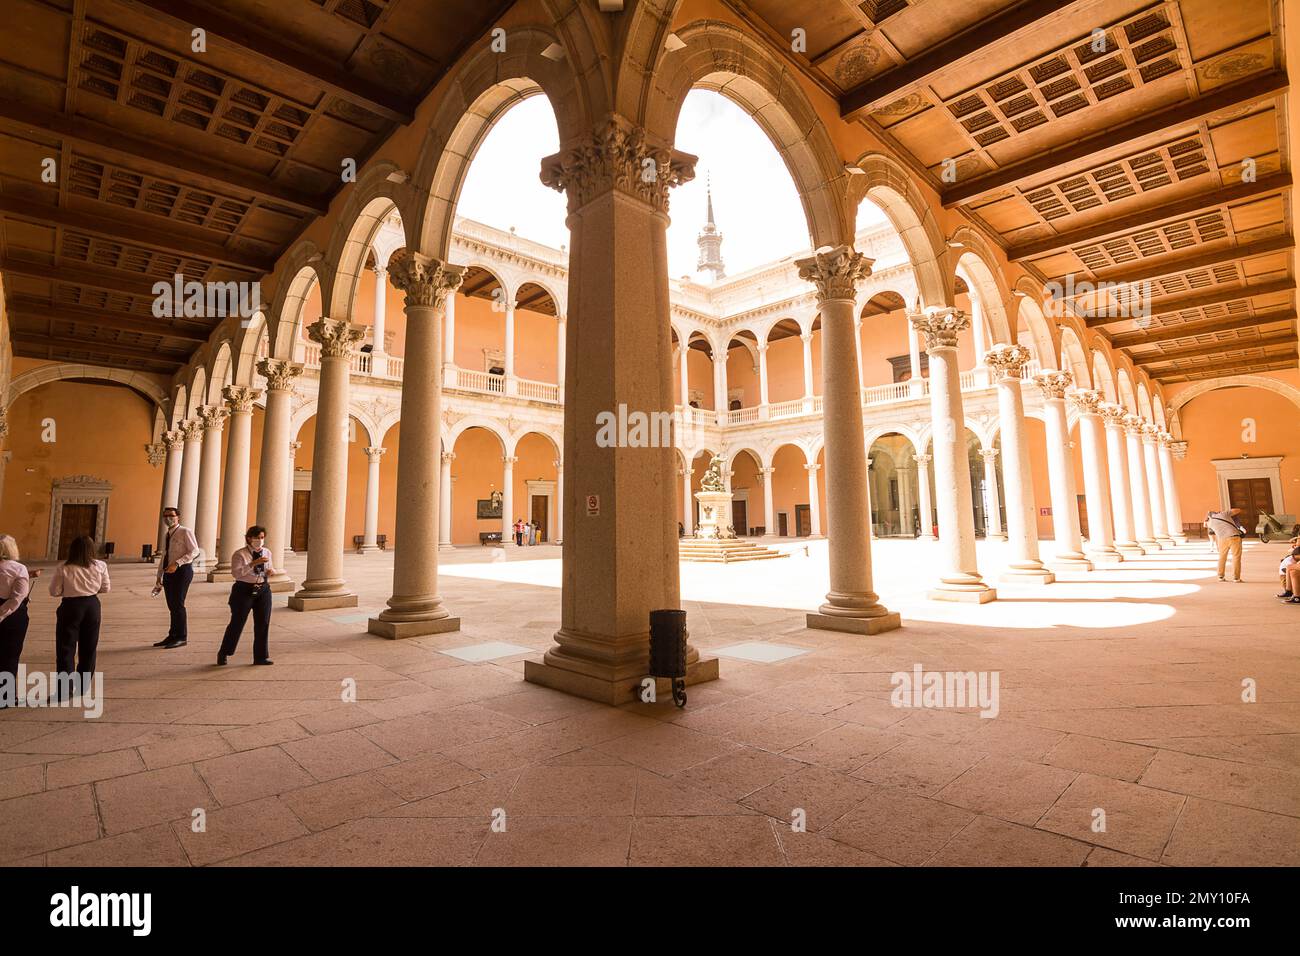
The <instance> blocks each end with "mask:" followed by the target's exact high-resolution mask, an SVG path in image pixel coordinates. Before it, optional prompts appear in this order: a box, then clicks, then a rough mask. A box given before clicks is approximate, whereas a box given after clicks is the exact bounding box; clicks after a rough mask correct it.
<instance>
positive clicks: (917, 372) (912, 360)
mask: <svg viewBox="0 0 1300 956" xmlns="http://www.w3.org/2000/svg"><path fill="white" fill-rule="evenodd" d="M907 361H908V368H909V369H910V370H911V372H912V377H911V378H910V379H908V385H909V386H910V388H909V389H908V391H909V392H910V394H911V395H913V396H917V395H920V394H922V392H923V391H924V390H925V380H924V379H923V378H922V377H921V336H920V335H919V334H918V333H917V331H916V326H914V325H912V324H911V323H908V326H907ZM931 537H932V536H931Z"/></svg>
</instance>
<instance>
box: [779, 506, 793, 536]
mask: <svg viewBox="0 0 1300 956" xmlns="http://www.w3.org/2000/svg"><path fill="white" fill-rule="evenodd" d="M776 533H777V535H778V536H779V537H782V538H784V537H787V536H788V535H789V534H790V515H789V514H788V513H787V512H784V511H781V512H778V513H777V516H776Z"/></svg>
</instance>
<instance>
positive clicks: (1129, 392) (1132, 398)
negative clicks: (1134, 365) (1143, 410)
mask: <svg viewBox="0 0 1300 956" xmlns="http://www.w3.org/2000/svg"><path fill="white" fill-rule="evenodd" d="M1115 383H1116V388H1115V390H1116V392H1117V393H1118V394H1119V404H1121V405H1123V406H1124V408H1125V410H1126V411H1127V412H1128V413H1129V414H1130V415H1136V414H1137V409H1138V405H1137V392H1136V391H1134V389H1133V379H1132V378H1131V377H1130V376H1129V370H1128V369H1127V368H1123V367H1121V368H1120V370H1119V374H1118V375H1116V376H1115Z"/></svg>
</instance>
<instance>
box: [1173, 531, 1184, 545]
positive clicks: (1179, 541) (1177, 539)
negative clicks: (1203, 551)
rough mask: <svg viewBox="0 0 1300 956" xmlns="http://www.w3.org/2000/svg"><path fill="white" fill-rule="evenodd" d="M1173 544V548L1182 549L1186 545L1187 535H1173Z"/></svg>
mask: <svg viewBox="0 0 1300 956" xmlns="http://www.w3.org/2000/svg"><path fill="white" fill-rule="evenodd" d="M1173 542H1174V546H1175V547H1182V546H1183V545H1185V544H1186V543H1187V535H1185V534H1176V535H1174V537H1173Z"/></svg>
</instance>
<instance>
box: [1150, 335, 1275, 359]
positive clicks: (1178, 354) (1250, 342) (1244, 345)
mask: <svg viewBox="0 0 1300 956" xmlns="http://www.w3.org/2000/svg"><path fill="white" fill-rule="evenodd" d="M1295 341H1296V335H1295V331H1294V330H1291V331H1288V332H1281V333H1277V334H1274V335H1262V336H1260V337H1259V338H1257V339H1236V340H1233V341H1228V342H1213V343H1211V344H1209V345H1197V346H1191V347H1189V348H1184V349H1173V350H1171V351H1168V352H1137V353H1133V354H1132V355H1131V356H1130V357H1131V358H1132V359H1133V364H1134V365H1159V364H1160V363H1161V362H1173V361H1177V360H1178V359H1187V358H1197V357H1199V356H1202V355H1223V354H1224V353H1227V352H1240V351H1242V350H1243V349H1263V348H1269V347H1270V346H1274V345H1288V344H1291V345H1294V344H1295Z"/></svg>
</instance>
